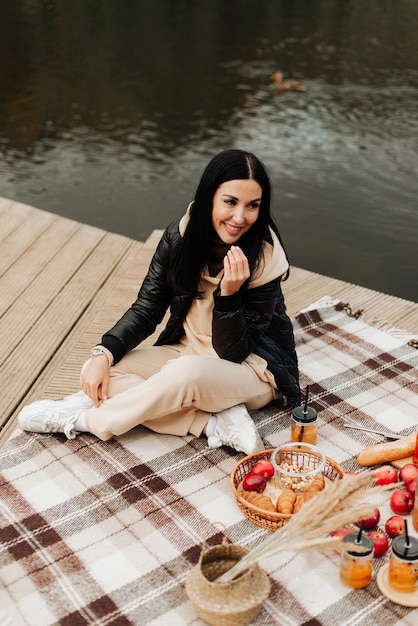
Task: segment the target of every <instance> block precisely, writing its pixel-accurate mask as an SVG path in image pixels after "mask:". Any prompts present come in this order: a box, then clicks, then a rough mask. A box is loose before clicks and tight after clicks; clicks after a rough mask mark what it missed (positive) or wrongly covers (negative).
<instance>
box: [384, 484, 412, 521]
mask: <svg viewBox="0 0 418 626" xmlns="http://www.w3.org/2000/svg"><path fill="white" fill-rule="evenodd" d="M389 505H390V508H391V509H392V511H393V512H394V513H396V514H397V515H408V513H410V512H411V511H412V508H413V506H414V498H413V497H412V496H411V494H410V493H409V491H407V490H406V489H397V490H396V491H394V492H393V493H392V495H391V496H390V500H389Z"/></svg>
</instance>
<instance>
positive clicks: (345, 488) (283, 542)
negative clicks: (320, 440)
mask: <svg viewBox="0 0 418 626" xmlns="http://www.w3.org/2000/svg"><path fill="white" fill-rule="evenodd" d="M373 473H374V472H373V471H366V472H362V473H360V474H357V475H355V476H345V477H344V478H342V479H340V480H336V481H334V482H333V483H331V484H330V485H327V487H326V489H324V490H323V491H321V492H319V493H318V494H317V495H316V496H315V497H314V498H312V499H311V500H309V502H307V503H306V504H305V505H304V507H303V508H302V509H301V510H300V511H299V512H298V513H296V514H295V515H293V517H292V519H291V520H289V522H287V524H285V525H284V526H282V528H280V529H279V530H276V531H275V532H274V533H273V534H272V535H270V536H269V537H267V539H265V540H264V541H263V542H262V543H261V544H259V545H258V546H256V547H255V548H253V549H252V550H251V551H250V552H248V554H246V555H245V556H244V557H243V558H242V559H241V560H240V561H238V563H236V565H234V566H233V567H232V568H231V569H229V570H228V571H227V572H225V573H224V574H223V575H222V576H221V577H219V578H218V579H217V581H216V582H218V583H226V582H229V581H231V580H233V579H234V578H236V577H237V576H238V575H239V574H241V573H242V572H243V571H244V570H246V569H247V568H248V566H249V565H251V564H252V563H254V562H256V561H258V560H260V559H262V558H265V557H269V556H272V555H274V554H277V553H279V552H288V551H289V552H301V551H305V550H311V549H320V550H321V552H324V551H327V552H329V551H334V550H337V551H339V552H341V551H345V550H347V547H350V545H351V544H347V543H342V542H341V541H340V540H339V539H335V538H333V537H327V535H329V533H331V532H332V531H333V530H336V529H337V528H341V526H345V525H347V524H352V523H354V522H356V521H357V520H359V519H365V518H366V517H370V515H372V514H373V511H374V509H375V507H376V505H375V504H360V505H359V503H358V499H359V497H360V495H362V497H364V494H361V493H360V492H362V491H363V490H364V489H365V487H370V485H371V483H372V480H373ZM393 487H394V485H388V486H384V487H382V486H379V487H376V486H375V487H370V488H369V489H367V495H368V496H369V495H372V494H375V493H382V492H383V491H385V490H387V489H388V488H390V489H393ZM356 550H357V551H360V548H357V547H356Z"/></svg>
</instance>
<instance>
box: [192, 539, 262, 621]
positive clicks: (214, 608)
mask: <svg viewBox="0 0 418 626" xmlns="http://www.w3.org/2000/svg"><path fill="white" fill-rule="evenodd" d="M205 543H206V542H204V544H203V548H202V551H201V554H200V558H199V563H198V564H197V565H195V567H193V568H192V569H191V570H190V572H189V574H188V576H187V579H186V593H187V595H188V596H189V598H190V600H191V601H192V603H193V605H194V608H195V610H196V613H197V615H198V616H199V617H200V618H201V619H202V620H203V621H205V622H206V623H207V624H211V625H212V626H245V625H246V624H249V623H250V622H252V621H253V620H254V619H255V618H256V617H257V615H258V614H259V612H260V610H261V608H262V605H263V602H264V601H265V600H266V598H267V597H268V596H269V593H270V586H271V585H270V579H269V578H268V576H267V574H265V573H264V572H263V571H262V570H261V569H260V568H259V566H258V564H257V563H253V564H252V565H250V566H249V568H248V569H247V570H246V571H245V572H243V574H241V575H240V576H238V577H237V578H236V579H235V580H232V581H231V582H229V583H222V584H220V583H216V582H214V581H215V580H216V579H217V578H218V577H219V576H221V575H222V574H224V573H225V572H226V571H228V570H229V569H230V568H231V567H233V566H234V565H235V564H236V563H237V562H238V561H239V560H240V559H241V558H242V557H243V556H245V555H246V554H247V553H248V549H247V548H245V547H244V546H240V545H237V544H231V543H229V542H228V540H227V537H226V534H225V535H224V539H223V541H222V543H221V544H219V545H217V546H213V547H212V548H208V549H206V547H205Z"/></svg>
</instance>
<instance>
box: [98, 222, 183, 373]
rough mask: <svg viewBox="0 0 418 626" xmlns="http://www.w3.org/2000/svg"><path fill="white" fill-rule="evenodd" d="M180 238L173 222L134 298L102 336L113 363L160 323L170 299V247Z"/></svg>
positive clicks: (164, 234) (176, 224) (176, 223)
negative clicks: (168, 278)
mask: <svg viewBox="0 0 418 626" xmlns="http://www.w3.org/2000/svg"><path fill="white" fill-rule="evenodd" d="M179 238H180V233H179V231H178V222H175V223H173V224H172V225H170V226H169V227H168V228H167V229H166V230H165V231H164V233H163V236H162V238H161V240H160V242H159V244H158V246H157V249H156V251H155V253H154V255H153V258H152V260H151V263H150V266H149V269H148V272H147V275H146V276H145V278H144V281H143V283H142V285H141V288H140V290H139V292H138V296H137V299H136V300H135V302H134V303H133V304H132V306H131V307H130V308H129V309H128V310H127V311H126V313H125V314H124V315H123V316H122V317H121V318H120V319H119V321H118V322H116V324H115V325H114V326H113V328H111V329H110V330H109V331H108V332H107V333H106V334H105V335H103V337H102V342H101V343H102V345H103V346H105V347H106V348H108V349H109V350H110V351H111V353H112V354H113V357H114V363H117V362H118V361H120V359H121V358H122V357H123V356H124V355H125V354H126V353H127V352H128V351H129V350H132V349H133V348H135V347H136V346H137V345H138V344H139V343H140V342H141V341H143V340H144V339H146V338H147V337H149V335H151V334H152V333H153V332H154V330H155V328H156V327H157V325H158V324H159V323H160V322H161V321H162V319H163V317H164V315H165V313H166V311H167V309H168V307H169V305H170V302H171V300H172V297H173V293H172V289H171V287H170V285H169V284H168V280H167V275H168V268H169V267H170V259H171V250H172V246H173V245H175V243H176V241H177V239H179Z"/></svg>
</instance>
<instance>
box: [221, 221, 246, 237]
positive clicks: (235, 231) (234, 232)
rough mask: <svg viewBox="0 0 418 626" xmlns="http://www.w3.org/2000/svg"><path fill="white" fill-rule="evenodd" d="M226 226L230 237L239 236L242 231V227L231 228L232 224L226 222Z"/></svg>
mask: <svg viewBox="0 0 418 626" xmlns="http://www.w3.org/2000/svg"><path fill="white" fill-rule="evenodd" d="M224 226H225V228H226V230H227V231H228V233H229V234H230V235H238V233H240V232H241V230H242V226H231V224H227V223H226V222H224Z"/></svg>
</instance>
